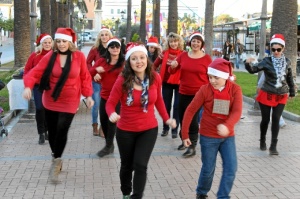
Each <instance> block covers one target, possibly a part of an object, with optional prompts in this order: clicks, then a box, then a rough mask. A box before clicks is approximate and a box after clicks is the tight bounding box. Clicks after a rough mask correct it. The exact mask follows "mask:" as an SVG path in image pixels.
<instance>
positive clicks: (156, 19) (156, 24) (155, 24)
mask: <svg viewBox="0 0 300 199" xmlns="http://www.w3.org/2000/svg"><path fill="white" fill-rule="evenodd" d="M152 28H153V34H152V35H153V36H155V37H157V38H158V39H159V40H160V0H153V19H152Z"/></svg>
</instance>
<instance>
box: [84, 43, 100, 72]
mask: <svg viewBox="0 0 300 199" xmlns="http://www.w3.org/2000/svg"><path fill="white" fill-rule="evenodd" d="M100 58H101V56H100V54H99V52H98V49H97V48H95V47H94V46H93V47H92V48H91V50H90V52H89V54H88V56H87V58H86V65H87V67H88V69H90V68H92V67H93V63H94V64H95V63H96V61H97V60H98V59H100Z"/></svg>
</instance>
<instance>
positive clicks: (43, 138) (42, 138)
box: [39, 133, 45, 144]
mask: <svg viewBox="0 0 300 199" xmlns="http://www.w3.org/2000/svg"><path fill="white" fill-rule="evenodd" d="M44 143H45V135H44V134H43V133H42V134H40V138H39V144H44Z"/></svg>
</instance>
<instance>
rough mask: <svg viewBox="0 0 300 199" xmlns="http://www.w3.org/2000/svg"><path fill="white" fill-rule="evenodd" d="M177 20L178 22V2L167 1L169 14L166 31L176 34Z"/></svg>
mask: <svg viewBox="0 0 300 199" xmlns="http://www.w3.org/2000/svg"><path fill="white" fill-rule="evenodd" d="M177 20H178V2H177V1H174V0H169V14H168V31H167V34H169V32H175V33H177V30H178V29H177V28H178V27H177Z"/></svg>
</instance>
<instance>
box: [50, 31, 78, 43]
mask: <svg viewBox="0 0 300 199" xmlns="http://www.w3.org/2000/svg"><path fill="white" fill-rule="evenodd" d="M54 39H64V40H67V41H70V42H73V43H74V44H75V42H76V33H75V32H74V30H73V29H72V28H57V30H56V33H55V36H54Z"/></svg>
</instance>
